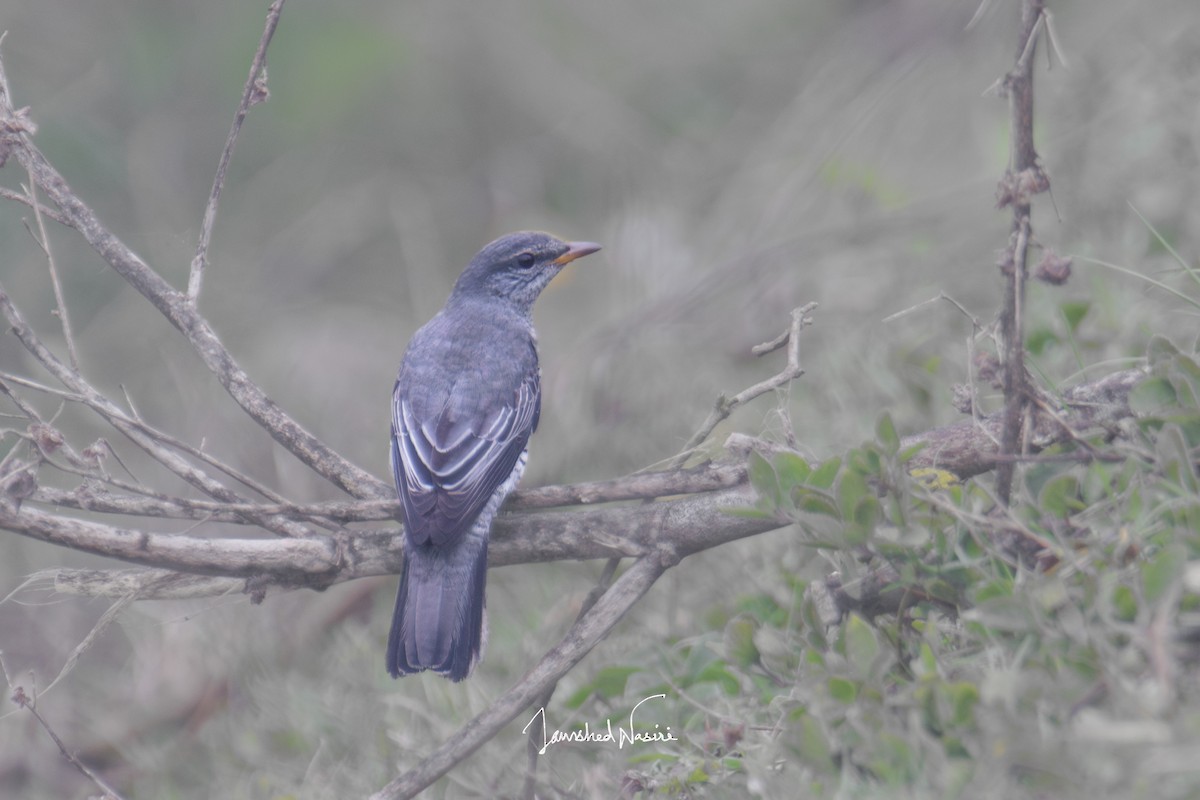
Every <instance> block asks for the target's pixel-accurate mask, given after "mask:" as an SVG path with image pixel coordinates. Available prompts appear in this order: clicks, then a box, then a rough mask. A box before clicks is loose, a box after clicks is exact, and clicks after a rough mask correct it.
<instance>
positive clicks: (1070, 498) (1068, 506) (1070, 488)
mask: <svg viewBox="0 0 1200 800" xmlns="http://www.w3.org/2000/svg"><path fill="white" fill-rule="evenodd" d="M1038 507H1039V508H1041V509H1042V511H1044V512H1045V513H1047V514H1049V515H1051V516H1054V517H1057V518H1059V519H1063V518H1066V517H1068V516H1070V515H1071V514H1073V513H1075V512H1077V511H1082V510H1083V509H1084V508H1085V505H1084V503H1083V501H1082V500H1081V499H1080V498H1079V480H1078V479H1077V478H1076V477H1075V476H1074V475H1059V476H1058V477H1055V478H1051V479H1050V480H1048V481H1046V483H1045V485H1044V486H1042V491H1041V493H1040V494H1039V495H1038Z"/></svg>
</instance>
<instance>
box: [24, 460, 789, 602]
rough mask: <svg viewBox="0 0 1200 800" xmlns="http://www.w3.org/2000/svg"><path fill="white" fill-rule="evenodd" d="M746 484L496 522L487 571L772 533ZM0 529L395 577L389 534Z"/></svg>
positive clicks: (699, 546) (232, 570) (307, 574)
mask: <svg viewBox="0 0 1200 800" xmlns="http://www.w3.org/2000/svg"><path fill="white" fill-rule="evenodd" d="M756 499H757V498H756V495H755V492H754V490H753V489H751V488H750V487H749V486H748V485H744V484H743V485H740V486H737V487H734V488H732V489H724V490H721V491H716V492H706V493H704V494H698V495H691V496H688V497H684V498H681V499H677V500H660V501H656V502H652V503H645V504H638V505H633V506H618V507H613V506H609V507H605V508H597V509H589V510H587V511H579V512H568V511H541V512H538V513H534V514H508V515H504V516H501V517H499V518H498V519H497V521H496V524H495V527H494V528H493V530H492V538H491V542H490V543H489V545H488V566H489V567H501V566H506V565H510V564H525V563H533V562H545V561H562V560H588V559H593V558H636V557H640V556H643V555H645V554H646V553H648V552H651V551H653V550H654V549H655V548H656V547H657V546H659V542H660V540H661V541H662V542H669V543H670V544H671V546H672V547H673V548H674V549H675V550H676V551H677V552H678V553H679V554H680V556H681V557H682V556H686V555H690V554H692V553H696V552H699V551H701V550H707V549H709V548H711V547H716V546H717V545H720V544H723V543H725V542H730V541H734V540H736V539H741V538H745V537H747V536H753V535H755V534H758V533H762V532H764V531H768V530H773V529H775V528H778V527H780V526H781V525H784V524H786V521H783V520H776V519H774V518H770V517H743V516H733V515H731V514H730V513H729V511H730V510H731V509H739V508H740V509H752V508H754V507H755V501H756ZM0 528H3V529H5V530H9V531H12V532H13V533H18V534H21V535H23V536H28V537H30V538H33V539H38V540H40V541H44V542H48V543H50V544H57V545H61V546H64V547H69V548H71V549H73V550H80V551H82V552H86V553H95V554H97V555H103V556H108V557H110V558H118V559H121V560H123V561H128V562H131V563H134V564H140V565H143V566H148V567H156V568H160V569H172V570H177V571H181V572H191V573H197V574H202V575H218V576H225V577H241V578H250V577H253V578H255V579H256V581H258V582H259V584H258V585H260V586H261V587H266V586H270V585H279V586H284V587H289V588H296V587H310V588H318V589H320V588H325V587H327V586H329V585H332V584H334V583H340V582H342V581H347V580H352V579H355V578H364V577H369V576H373V575H394V574H396V573H397V572H398V571H399V567H400V564H401V560H402V556H401V539H402V537H400V536H399V535H398V532H397V531H396V530H385V531H345V532H343V533H340V534H338V535H337V536H332V537H330V536H318V537H313V538H306V539H237V538H204V537H200V536H191V535H186V534H175V533H152V532H149V531H142V530H130V529H126V528H120V527H116V526H111V525H104V524H101V523H97V522H89V521H85V520H79V519H73V518H70V517H63V516H59V515H57V514H51V513H48V512H45V511H41V510H39V509H35V508H30V507H28V506H26V507H22V508H21V509H20V510H19V511H18V510H17V509H16V508H14V507H13V505H12V504H11V503H6V502H5V498H4V497H3V496H2V495H0Z"/></svg>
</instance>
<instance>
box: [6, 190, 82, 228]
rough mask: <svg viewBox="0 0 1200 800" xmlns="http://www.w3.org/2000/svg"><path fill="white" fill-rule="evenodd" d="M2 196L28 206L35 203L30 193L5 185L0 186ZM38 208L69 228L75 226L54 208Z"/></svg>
mask: <svg viewBox="0 0 1200 800" xmlns="http://www.w3.org/2000/svg"><path fill="white" fill-rule="evenodd" d="M0 197H3V198H4V199H5V200H16V201H17V202H18V203H23V204H24V205H27V206H30V205H33V203H32V202H31V201H30V199H29V196H28V195H25V194H22V193H21V192H14V191H13V190H12V189H7V188H5V187H3V186H0ZM37 208H38V209H39V210H41V212H42V214H44V215H45V216H47V217H49V218H50V219H52V220H54V221H55V222H57V223H59V224H60V225H66V226H67V227H68V228H71V227H74V226H73V225H71V221H70V220H68V219H67V218H66V217H64V216H63V215H62V214H60V213H58V212H57V211H55V210H54V209H53V208H50V207H48V206H38V207H37Z"/></svg>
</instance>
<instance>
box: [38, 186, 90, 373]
mask: <svg viewBox="0 0 1200 800" xmlns="http://www.w3.org/2000/svg"><path fill="white" fill-rule="evenodd" d="M28 191H29V206H30V207H31V208H32V209H33V218H34V220H35V221H36V222H37V228H38V235H37V236H36V237H34V238H35V239H37V243H38V246H39V247H41V248H42V252H43V253H45V254H46V266H47V268H48V269H49V270H50V285H51V286H53V287H54V304H55V306H56V307H57V309H58V321H59V322H60V323H61V324H62V331H63V338H64V339H66V341H67V355H68V356H70V358H71V368H72V369H74V370H75V371H76V372H78V371H79V351H78V350H76V349H75V336H74V335H73V334H72V333H71V315H70V314H69V313H67V301H66V300H64V299H63V293H62V281H60V280H59V279H58V267H56V266H55V265H54V253H52V252H51V251H50V237H49V236H47V235H46V221H45V219H44V218H43V217H42V206H41V203H39V202H38V201H37V184H36V183H35V182H34V181H33V176H32V175H30V176H29V187H28Z"/></svg>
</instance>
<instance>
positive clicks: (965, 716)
mask: <svg viewBox="0 0 1200 800" xmlns="http://www.w3.org/2000/svg"><path fill="white" fill-rule="evenodd" d="M949 689H950V702H951V706H952V709H953V710H952V711H951V715H950V719H951V720H952V721H953V722H954V724H955V725H974V724H975V706H976V705H977V704H978V703H979V687H977V686H976V685H975V684H973V683H968V682H966V681H960V682H958V683H952V684H950V687H949Z"/></svg>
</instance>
